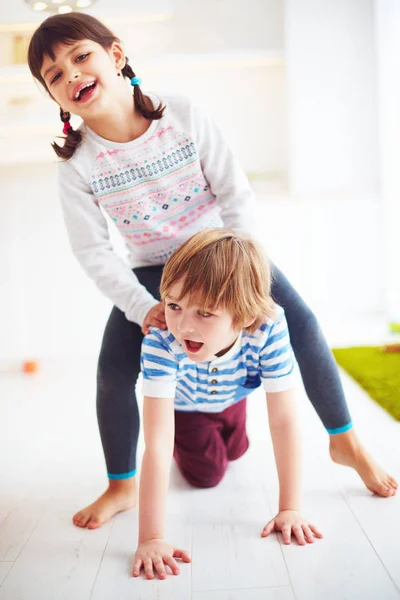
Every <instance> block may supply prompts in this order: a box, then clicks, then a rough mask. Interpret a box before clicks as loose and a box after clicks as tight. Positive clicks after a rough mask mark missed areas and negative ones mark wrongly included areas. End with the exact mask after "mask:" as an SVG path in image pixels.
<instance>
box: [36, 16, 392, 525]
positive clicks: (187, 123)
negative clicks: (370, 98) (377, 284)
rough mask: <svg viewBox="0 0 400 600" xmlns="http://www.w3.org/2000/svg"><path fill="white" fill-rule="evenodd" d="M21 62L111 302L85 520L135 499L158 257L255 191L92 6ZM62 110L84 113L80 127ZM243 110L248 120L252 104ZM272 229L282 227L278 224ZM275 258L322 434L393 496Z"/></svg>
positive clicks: (73, 216)
mask: <svg viewBox="0 0 400 600" xmlns="http://www.w3.org/2000/svg"><path fill="white" fill-rule="evenodd" d="M28 62H29V68H30V70H31V72H32V74H33V76H34V77H35V78H36V79H37V80H38V81H39V82H40V83H41V84H42V85H43V87H44V88H45V89H46V90H47V91H48V93H49V94H50V96H51V97H52V99H53V100H54V101H55V103H56V104H57V105H58V107H59V108H60V110H61V120H62V123H63V124H64V125H63V132H64V134H65V138H64V143H63V145H59V144H56V143H54V144H53V148H54V150H55V152H56V154H57V156H58V157H60V158H61V159H63V160H62V161H60V163H59V165H58V173H59V191H60V198H61V204H62V208H63V213H64V219H65V223H66V227H67V232H68V235H69V239H70V242H71V247H72V251H73V252H74V254H75V256H76V258H77V259H78V261H79V262H80V264H81V265H82V267H83V269H84V270H85V272H86V273H87V274H88V276H89V277H91V278H92V279H93V280H94V281H95V283H96V284H97V286H98V287H99V289H100V290H101V291H102V292H103V294H105V295H106V296H107V298H109V299H110V301H111V302H112V304H113V305H114V308H113V309H112V311H111V314H110V317H109V320H108V323H107V325H106V328H105V332H104V338H103V342H102V347H101V351H100V356H99V363H98V373H97V415H98V422H99V428H100V435H101V440H102V444H103V449H104V454H105V459H106V464H107V471H108V479H109V483H108V487H107V489H106V491H105V493H104V494H103V495H102V496H101V497H100V498H98V499H97V500H96V501H95V502H94V503H93V504H91V505H89V506H88V507H86V508H84V509H83V510H81V511H79V512H78V513H77V514H76V515H75V516H74V519H73V521H74V523H75V524H76V525H77V526H79V527H88V528H90V529H94V528H97V527H100V526H101V525H102V524H103V523H104V522H105V521H107V520H108V519H109V518H110V517H111V516H112V515H114V514H115V513H116V512H118V511H121V510H125V509H127V508H130V507H131V506H133V505H134V504H135V503H136V478H135V475H136V446H137V439H138V432H139V414H138V408H137V401H136V396H135V384H136V380H137V377H138V374H139V371H140V348H141V343H142V339H143V334H146V333H148V332H149V327H150V326H156V327H158V328H161V329H163V328H165V310H164V303H163V302H160V299H159V296H158V288H159V284H160V279H161V274H162V270H163V265H164V264H165V262H166V261H167V259H168V258H169V257H170V256H171V254H172V253H173V251H174V250H176V248H178V246H179V245H180V244H181V243H182V242H184V241H185V240H187V239H188V238H189V237H190V236H192V235H193V234H195V233H197V232H199V231H202V230H204V229H206V228H209V227H223V226H225V227H231V228H233V229H236V230H244V231H251V229H252V226H253V224H254V223H255V222H256V220H257V217H256V215H255V199H254V194H253V191H252V189H251V187H250V185H249V183H248V181H247V179H246V177H245V175H244V173H243V171H242V170H241V168H240V166H239V164H238V162H237V160H236V159H235V157H234V155H233V154H232V152H231V150H230V149H229V147H228V146H227V144H226V142H225V140H224V138H223V136H222V134H221V132H220V131H219V129H218V127H217V126H216V125H215V123H214V122H213V121H212V120H211V119H210V118H209V116H208V115H207V114H205V113H204V112H203V111H202V110H201V109H200V108H199V107H198V106H197V105H196V104H195V103H193V102H192V101H191V100H190V99H188V98H186V97H183V96H178V95H167V94H163V95H159V94H155V93H154V94H151V95H145V94H143V93H142V91H141V87H140V86H141V81H140V79H139V78H138V77H136V75H135V73H134V71H133V70H132V68H131V67H130V65H129V62H128V58H127V56H126V55H125V52H124V49H123V46H122V44H121V42H120V40H119V39H118V38H117V37H116V36H115V35H114V34H113V33H112V32H111V31H110V30H109V29H108V28H107V27H106V26H105V25H103V23H101V22H100V21H98V20H97V19H95V18H94V17H91V16H89V15H86V14H83V13H74V12H72V13H69V14H65V15H56V16H52V17H49V18H48V19H46V20H45V21H44V22H43V23H42V24H41V25H40V26H39V27H38V29H37V30H36V31H35V33H34V34H33V37H32V40H31V42H30V46H29V53H28ZM132 90H133V94H132ZM210 93H212V90H210ZM232 93H234V92H233V91H232ZM227 101H229V98H227ZM71 113H73V114H75V115H78V116H79V117H80V118H81V119H82V125H81V126H80V127H79V128H78V129H77V130H74V129H73V128H72V127H71V124H70V120H69V119H70V115H71ZM239 118H246V119H247V121H248V123H249V127H253V128H257V122H256V121H254V122H252V121H251V119H250V120H249V119H248V116H247V115H245V114H243V115H238V119H239ZM102 211H104V212H106V213H107V214H108V215H109V217H110V218H111V219H112V221H113V222H114V223H115V225H116V226H117V228H118V229H119V232H120V233H121V235H122V237H123V238H124V240H125V242H126V245H127V248H128V251H129V258H128V264H126V263H125V262H124V261H123V260H122V259H121V258H120V257H119V256H118V255H117V254H116V253H115V252H114V250H113V248H112V245H111V243H110V238H109V232H108V227H107V222H106V219H105V217H104V215H103V212H102ZM268 226H271V227H272V226H274V227H276V226H277V225H276V224H275V223H274V224H271V225H268ZM279 227H282V229H283V231H284V224H282V223H279ZM288 243H290V240H288ZM272 269H273V284H272V297H273V298H274V300H275V301H276V302H277V303H278V304H280V305H281V306H283V307H284V309H285V313H286V318H287V322H288V326H289V331H290V337H291V341H292V345H293V349H294V353H295V355H296V358H297V361H298V363H299V367H300V371H301V375H302V378H303V382H304V385H305V388H306V390H307V394H308V396H309V398H310V400H311V402H312V404H313V406H314V408H315V409H316V411H317V412H318V415H319V417H320V419H321V420H322V422H323V424H324V426H325V428H326V429H327V432H328V434H329V436H330V451H331V455H332V457H333V459H334V460H336V461H338V462H342V463H344V464H347V465H350V466H352V467H354V468H355V469H356V470H357V471H358V473H359V474H360V476H361V477H362V478H363V480H364V482H365V484H366V485H367V487H368V488H369V489H371V490H372V491H374V492H376V493H378V494H381V495H382V496H390V495H392V494H393V493H395V490H396V483H395V482H394V480H393V479H392V478H391V477H389V476H388V475H387V474H386V473H385V472H384V471H382V469H380V468H379V467H378V465H377V464H376V463H375V462H374V461H373V460H372V459H371V458H370V457H369V455H368V454H367V453H366V451H365V450H364V448H363V447H362V446H361V444H360V443H359V441H358V438H357V437H356V434H355V432H354V428H353V425H352V421H351V418H350V414H349V411H348V408H347V405H346V400H345V397H344V394H343V390H342V387H341V383H340V379H339V375H338V372H337V368H336V364H335V362H334V360H333V357H332V355H331V352H330V350H329V348H328V346H327V344H326V341H325V339H324V337H323V334H322V333H321V330H320V328H319V326H318V323H317V320H316V318H315V316H314V315H313V313H312V312H311V310H310V309H309V308H308V307H307V306H306V305H305V303H304V302H303V300H302V299H301V298H300V296H299V295H298V294H297V292H296V291H295V290H294V289H293V287H292V286H291V284H290V283H289V282H288V280H287V279H286V278H285V276H284V275H283V274H282V273H281V272H280V271H279V269H278V268H277V267H276V266H273V267H272Z"/></svg>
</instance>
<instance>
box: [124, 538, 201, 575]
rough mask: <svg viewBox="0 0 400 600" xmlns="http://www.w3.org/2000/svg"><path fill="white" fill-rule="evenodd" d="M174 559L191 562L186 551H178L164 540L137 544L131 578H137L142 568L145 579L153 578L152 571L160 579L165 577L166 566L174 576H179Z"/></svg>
mask: <svg viewBox="0 0 400 600" xmlns="http://www.w3.org/2000/svg"><path fill="white" fill-rule="evenodd" d="M175 558H180V559H181V560H183V562H186V563H189V562H191V558H190V556H189V554H188V553H187V552H186V550H180V549H179V548H175V547H174V546H171V544H168V543H167V542H166V541H164V540H160V539H155V540H148V541H147V542H143V543H142V544H139V546H138V548H137V550H136V552H135V558H134V560H133V571H132V575H133V577H138V576H139V574H140V570H141V569H142V568H143V569H144V572H145V575H146V577H147V579H153V578H154V569H155V570H156V573H157V574H158V576H159V578H160V579H165V578H166V576H167V573H166V569H165V567H166V565H168V566H169V567H170V569H171V571H172V573H173V574H174V575H179V567H178V565H177V564H176V560H175Z"/></svg>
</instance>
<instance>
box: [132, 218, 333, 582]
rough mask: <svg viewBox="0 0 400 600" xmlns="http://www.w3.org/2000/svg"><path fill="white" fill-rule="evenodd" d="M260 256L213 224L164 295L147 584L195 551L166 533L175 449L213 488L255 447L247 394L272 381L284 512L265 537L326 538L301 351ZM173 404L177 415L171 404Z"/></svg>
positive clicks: (152, 428)
mask: <svg viewBox="0 0 400 600" xmlns="http://www.w3.org/2000/svg"><path fill="white" fill-rule="evenodd" d="M270 289H271V272H270V268H269V266H268V265H267V263H266V262H265V261H264V259H263V256H262V252H260V250H259V249H258V248H257V246H256V245H255V244H254V242H252V241H251V240H250V239H247V238H246V237H244V236H243V235H240V234H238V233H235V232H234V231H233V230H232V229H224V228H221V227H219V228H215V229H207V230H205V231H201V232H200V233H197V234H195V235H194V236H192V237H191V238H190V239H189V240H187V241H186V242H184V243H183V244H182V246H180V247H179V248H178V250H176V251H175V252H174V253H173V255H172V256H171V257H170V258H169V259H168V261H167V264H166V265H165V268H164V271H163V275H162V279H161V286H160V293H161V298H162V299H163V300H164V301H165V306H166V310H165V316H166V322H167V326H168V330H167V331H162V330H160V329H155V328H154V329H152V330H151V332H150V334H149V335H147V336H146V337H145V338H144V340H143V345H142V373H143V393H144V404H143V416H144V436H145V441H146V450H145V453H144V456H143V463H142V471H141V478H140V502H139V540H138V542H139V543H138V548H137V550H136V553H135V559H134V565H133V575H134V576H135V577H137V576H138V575H139V573H140V570H141V568H142V567H143V568H144V570H145V573H146V576H147V578H148V579H153V577H154V570H153V569H156V571H157V574H158V576H159V577H160V578H161V579H164V578H165V577H166V569H165V565H169V567H170V568H171V570H172V572H173V573H174V574H175V575H177V574H178V573H179V569H178V565H177V563H176V561H175V558H181V559H182V560H184V561H185V562H189V561H190V557H189V556H188V554H187V553H186V552H185V551H184V550H181V549H178V548H174V547H173V546H171V545H170V544H168V543H167V542H166V541H165V540H164V512H165V500H166V496H167V490H168V475H169V470H170V463H171V458H172V453H174V457H175V460H176V462H177V465H178V467H179V469H180V471H181V473H182V475H183V476H184V477H185V478H186V479H187V481H188V482H189V483H190V484H192V485H193V486H196V487H213V486H215V485H217V484H218V483H219V482H220V481H221V479H222V477H223V476H224V474H225V471H226V469H227V466H228V463H229V461H232V460H237V459H238V458H240V457H241V456H243V454H244V453H245V452H246V451H247V449H248V447H249V440H248V437H247V434H246V395H247V394H248V393H249V392H251V391H252V390H254V389H256V388H257V387H259V386H260V385H261V384H262V385H263V387H264V389H265V392H266V400H267V407H268V420H269V425H270V430H271V437H272V442H273V447H274V455H275V461H276V466H277V471H278V477H279V512H278V514H277V515H276V517H274V518H273V519H272V520H271V521H270V522H269V523H267V525H266V526H265V527H264V530H263V532H262V536H263V537H266V536H267V535H269V534H270V533H271V532H272V531H274V530H277V531H282V535H283V539H284V542H285V543H286V544H290V541H291V535H292V533H293V535H294V536H295V537H296V539H297V541H298V543H299V544H300V545H302V546H303V545H305V544H306V543H307V542H308V543H313V542H314V535H315V536H316V537H319V538H320V537H322V535H321V533H320V532H319V531H318V529H317V528H316V527H315V526H314V525H311V524H309V523H308V522H307V521H306V520H305V519H304V518H303V517H302V515H301V513H300V504H301V502H300V471H301V469H300V442H299V438H300V436H299V426H298V421H297V417H296V410H295V404H294V398H293V370H294V360H293V352H292V349H291V347H290V340H289V335H288V330H287V324H286V319H285V315H284V312H283V310H282V308H281V307H279V306H276V305H274V303H273V301H272V299H271V296H270ZM174 409H175V410H174Z"/></svg>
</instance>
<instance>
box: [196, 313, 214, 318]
mask: <svg viewBox="0 0 400 600" xmlns="http://www.w3.org/2000/svg"><path fill="white" fill-rule="evenodd" d="M199 315H200V317H204V318H205V319H207V318H208V317H212V316H213V315H212V313H209V312H199Z"/></svg>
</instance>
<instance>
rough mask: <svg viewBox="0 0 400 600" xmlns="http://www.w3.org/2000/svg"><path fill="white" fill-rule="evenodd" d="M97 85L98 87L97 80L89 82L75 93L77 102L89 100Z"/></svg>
mask: <svg viewBox="0 0 400 600" xmlns="http://www.w3.org/2000/svg"><path fill="white" fill-rule="evenodd" d="M96 87H97V81H92V82H91V83H87V84H86V85H85V86H83V87H82V88H81V89H80V90H79V91H78V92H77V93H76V94H75V98H74V101H75V102H87V101H88V100H89V99H90V98H91V97H92V96H93V94H94V91H95V89H96Z"/></svg>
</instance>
